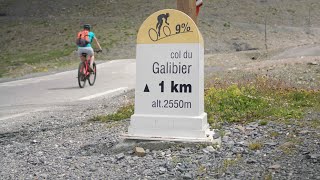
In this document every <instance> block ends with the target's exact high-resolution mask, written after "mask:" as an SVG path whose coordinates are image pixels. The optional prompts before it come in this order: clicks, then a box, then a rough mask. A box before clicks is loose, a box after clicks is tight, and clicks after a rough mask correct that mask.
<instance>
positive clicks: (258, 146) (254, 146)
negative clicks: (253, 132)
mask: <svg viewBox="0 0 320 180" xmlns="http://www.w3.org/2000/svg"><path fill="white" fill-rule="evenodd" d="M262 146H263V144H262V143H261V142H252V143H250V144H249V146H248V148H249V149H250V150H252V151H256V150H260V149H261V148H262Z"/></svg>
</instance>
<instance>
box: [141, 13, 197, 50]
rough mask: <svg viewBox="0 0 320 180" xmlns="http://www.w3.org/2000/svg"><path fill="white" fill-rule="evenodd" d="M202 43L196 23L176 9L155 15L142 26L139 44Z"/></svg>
mask: <svg viewBox="0 0 320 180" xmlns="http://www.w3.org/2000/svg"><path fill="white" fill-rule="evenodd" d="M169 43H200V44H201V45H202V46H203V38H202V35H201V33H200V31H199V29H198V27H197V25H196V24H195V23H194V21H193V20H192V19H191V18H190V17H189V16H188V15H187V14H185V13H183V12H181V11H178V10H175V9H164V10H161V11H158V12H155V13H153V14H152V15H151V16H149V17H148V18H147V19H146V20H145V21H144V22H143V24H142V25H141V27H140V29H139V32H138V35H137V44H169Z"/></svg>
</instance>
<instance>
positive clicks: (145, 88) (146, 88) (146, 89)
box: [143, 84, 150, 92]
mask: <svg viewBox="0 0 320 180" xmlns="http://www.w3.org/2000/svg"><path fill="white" fill-rule="evenodd" d="M143 92H150V90H149V87H148V84H146V87H144V91H143Z"/></svg>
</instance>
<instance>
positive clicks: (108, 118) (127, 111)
mask: <svg viewBox="0 0 320 180" xmlns="http://www.w3.org/2000/svg"><path fill="white" fill-rule="evenodd" d="M133 113H134V105H133V104H127V105H125V106H123V107H121V108H119V109H118V110H117V111H116V112H115V113H112V114H108V115H99V116H95V117H93V118H92V119H91V121H101V122H113V121H120V120H123V119H128V118H130V116H131V115H132V114H133Z"/></svg>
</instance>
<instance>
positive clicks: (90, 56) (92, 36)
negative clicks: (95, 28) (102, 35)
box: [78, 24, 102, 70]
mask: <svg viewBox="0 0 320 180" xmlns="http://www.w3.org/2000/svg"><path fill="white" fill-rule="evenodd" d="M90 29H91V26H90V24H85V25H83V31H89V33H88V37H89V43H88V44H87V45H86V46H85V47H80V46H78V55H79V56H80V60H82V61H84V60H85V59H84V57H83V56H82V53H86V54H87V58H88V59H87V60H90V69H91V70H93V62H94V51H93V49H92V46H91V43H92V41H93V40H94V41H95V43H96V44H97V46H98V47H99V52H102V49H101V46H100V43H99V41H98V39H97V38H96V36H95V34H94V32H92V31H90Z"/></svg>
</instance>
